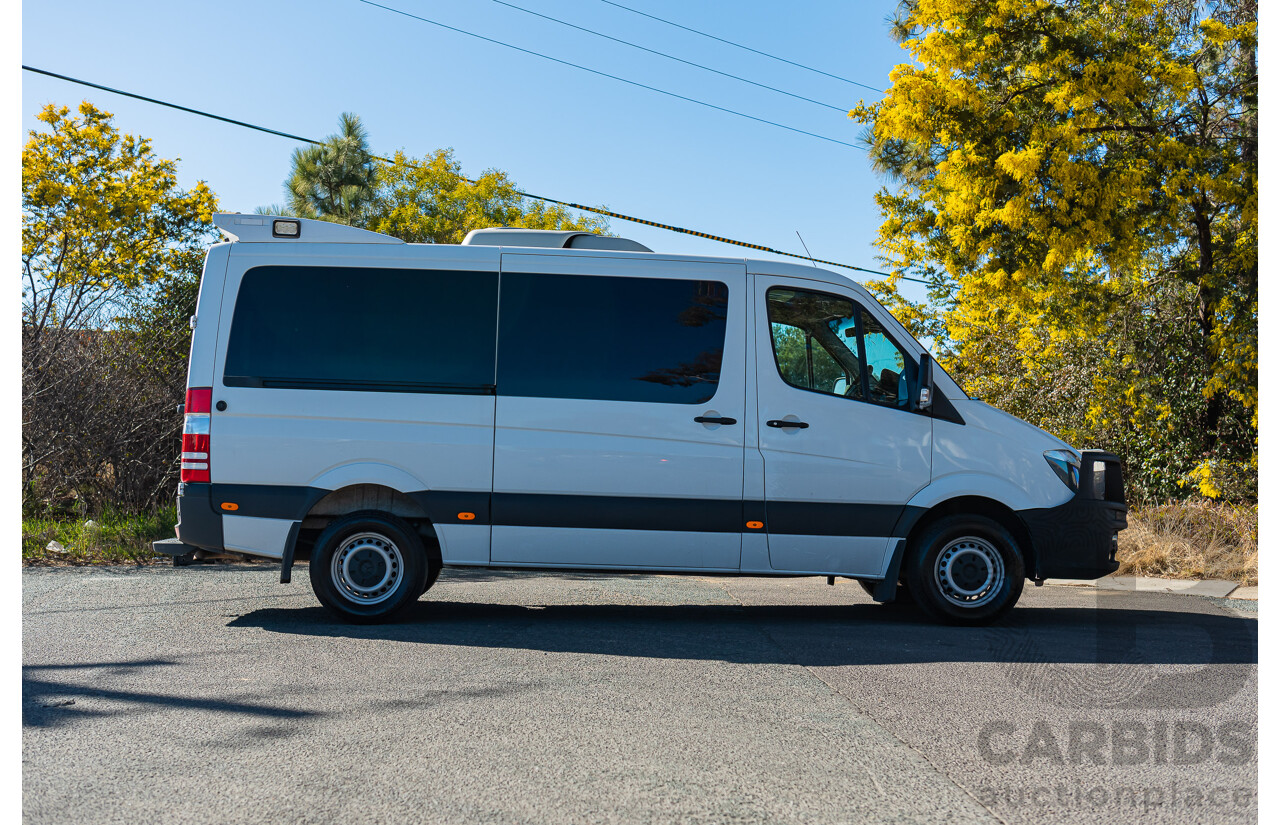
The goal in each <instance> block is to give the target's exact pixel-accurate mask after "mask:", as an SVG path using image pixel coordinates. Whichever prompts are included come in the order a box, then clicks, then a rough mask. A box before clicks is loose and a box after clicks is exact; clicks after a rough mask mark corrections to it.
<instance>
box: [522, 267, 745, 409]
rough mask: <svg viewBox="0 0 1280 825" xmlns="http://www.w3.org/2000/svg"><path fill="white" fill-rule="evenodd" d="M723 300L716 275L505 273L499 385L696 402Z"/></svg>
mask: <svg viewBox="0 0 1280 825" xmlns="http://www.w3.org/2000/svg"><path fill="white" fill-rule="evenodd" d="M728 309H729V287H728V286H727V285H726V284H723V283H720V282H719V281H693V280H678V279H673V278H616V277H603V276H590V275H538V274H523V273H512V274H504V275H503V276H502V307H501V313H500V318H501V321H500V333H499V343H498V392H499V393H501V394H502V395H513V396H526V397H537V398H590V399H599V400H607V401H642V402H653V403H667V404H702V403H705V402H706V401H709V400H710V399H711V397H712V396H714V395H715V393H716V385H717V384H718V383H719V381H720V360H721V357H722V356H723V354H724V342H725V329H726V319H727V316H728Z"/></svg>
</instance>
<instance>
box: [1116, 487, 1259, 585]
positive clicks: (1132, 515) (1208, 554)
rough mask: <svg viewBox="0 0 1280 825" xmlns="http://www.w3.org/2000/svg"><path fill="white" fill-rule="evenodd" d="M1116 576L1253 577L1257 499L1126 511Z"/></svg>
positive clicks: (1253, 579) (1253, 581)
mask: <svg viewBox="0 0 1280 825" xmlns="http://www.w3.org/2000/svg"><path fill="white" fill-rule="evenodd" d="M1118 558H1119V559H1120V570H1119V571H1118V572H1117V573H1116V575H1119V576H1162V577H1164V578H1170V579H1228V580H1230V581H1235V582H1239V583H1240V584H1242V585H1251V584H1257V583H1258V507H1257V505H1232V504H1214V503H1211V502H1180V503H1176V504H1162V505H1158V506H1154V507H1142V508H1135V509H1133V510H1130V511H1129V529H1127V530H1125V531H1123V532H1121V533H1120V552H1119V554H1118Z"/></svg>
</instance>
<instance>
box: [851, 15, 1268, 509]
mask: <svg viewBox="0 0 1280 825" xmlns="http://www.w3.org/2000/svg"><path fill="white" fill-rule="evenodd" d="M1256 18H1257V8H1256V4H1254V3H1253V2H1251V0H1234V2H1233V1H1232V0H1218V2H1209V3H1207V4H1206V3H1193V2H1190V0H1121V2H1104V0H1064V1H1063V2H1048V1H1047V0H908V2H905V3H903V4H901V6H900V16H899V19H898V20H897V21H896V25H895V29H896V32H897V33H898V34H899V35H900V37H901V38H902V42H903V45H904V47H905V48H906V49H907V50H908V51H910V53H911V56H912V58H913V61H914V62H913V63H911V64H904V65H901V66H898V67H897V68H895V69H894V71H893V73H892V80H893V86H892V88H891V89H890V90H889V92H888V94H887V95H886V97H885V98H884V99H883V100H882V101H880V102H879V103H876V104H874V105H870V106H868V105H859V106H858V107H857V108H856V109H854V110H853V112H851V115H852V116H853V117H854V118H855V119H857V120H860V121H862V122H864V123H866V124H867V125H868V131H867V134H866V138H867V142H868V144H869V146H870V149H871V155H872V158H873V161H874V162H875V163H876V165H877V167H878V168H879V169H880V170H881V171H883V172H885V173H887V174H888V175H889V176H890V177H891V178H892V179H893V180H894V181H896V183H897V186H896V187H895V188H894V189H893V190H889V189H883V190H881V192H880V193H879V194H878V195H877V202H878V204H879V206H880V209H881V211H882V213H883V215H884V218H885V219H884V223H883V224H882V226H881V229H880V235H879V239H878V244H879V247H880V249H881V251H882V254H883V257H884V259H885V260H886V262H887V263H889V264H890V265H891V266H892V267H894V268H895V270H896V272H897V273H898V274H903V273H906V272H911V273H913V274H915V275H916V276H917V277H923V278H925V279H926V280H928V281H930V283H931V285H932V288H931V291H930V301H929V302H928V303H927V304H926V305H911V304H908V303H907V302H904V301H901V300H900V299H899V300H898V304H899V306H898V307H897V309H898V310H899V311H904V314H906V315H907V316H908V319H909V320H911V321H912V322H913V324H914V325H915V326H916V328H917V329H918V330H922V329H928V330H929V331H931V332H933V333H935V334H937V335H938V336H939V339H940V341H941V342H942V344H943V346H944V349H946V350H947V352H948V361H947V363H948V366H949V367H950V368H951V369H953V370H955V371H956V372H957V373H959V374H960V375H961V376H962V377H965V378H967V379H968V381H969V384H970V386H971V388H973V389H976V390H977V391H978V393H979V394H980V395H985V396H986V397H988V398H989V399H990V400H993V401H995V402H996V403H1000V404H1001V405H1003V406H1006V407H1007V408H1010V409H1011V410H1012V411H1014V412H1016V413H1018V414H1021V415H1025V416H1026V417H1029V418H1031V419H1032V420H1039V421H1041V422H1043V423H1045V424H1046V425H1050V426H1051V428H1054V429H1056V431H1057V432H1059V434H1062V435H1063V436H1064V437H1066V438H1068V439H1069V440H1072V441H1074V442H1076V443H1081V444H1086V445H1087V444H1096V445H1100V446H1108V447H1111V448H1112V449H1115V450H1116V451H1117V452H1119V453H1120V454H1121V455H1122V456H1125V457H1126V458H1128V459H1129V460H1130V469H1131V476H1132V475H1133V471H1134V470H1135V469H1136V470H1137V471H1138V474H1139V475H1141V476H1143V478H1142V480H1141V483H1143V484H1145V485H1147V488H1148V489H1149V490H1150V491H1151V492H1152V493H1153V494H1166V493H1168V492H1170V491H1171V490H1173V489H1175V486H1174V485H1175V484H1176V482H1177V481H1183V482H1186V481H1193V482H1195V483H1196V484H1198V486H1199V489H1200V490H1201V491H1202V492H1204V493H1205V494H1207V495H1215V496H1216V495H1221V494H1224V493H1236V494H1244V495H1247V494H1248V487H1249V484H1250V480H1249V479H1250V477H1251V474H1252V473H1254V472H1256V426H1257V402H1258V396H1257V360H1258V359H1257V287H1258V265H1257V169H1258V167H1257V72H1256V64H1257V61H1256V49H1257V36H1256V34H1257V25H1256ZM895 286H896V284H895V283H893V282H892V281H891V282H890V283H889V284H886V285H884V286H882V287H881V294H882V295H886V297H890V298H891V299H892V295H893V292H894V288H895ZM1050 399H1054V401H1055V402H1056V403H1057V406H1054V405H1053V404H1052V403H1051V402H1050ZM1067 411H1069V412H1067ZM1068 419H1069V420H1068ZM1153 456H1159V459H1158V460H1155V461H1154V463H1153V464H1151V465H1148V466H1141V463H1142V462H1145V461H1148V460H1151V459H1152V457H1153Z"/></svg>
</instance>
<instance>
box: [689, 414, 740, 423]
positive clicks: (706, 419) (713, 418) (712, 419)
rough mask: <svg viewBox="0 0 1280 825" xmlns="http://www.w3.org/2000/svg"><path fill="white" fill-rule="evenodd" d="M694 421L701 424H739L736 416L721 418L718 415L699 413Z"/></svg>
mask: <svg viewBox="0 0 1280 825" xmlns="http://www.w3.org/2000/svg"><path fill="white" fill-rule="evenodd" d="M693 420H694V421H696V422H698V423H699V424H737V423H738V419H736V418H721V417H720V416H718V415H699V416H696V417H694V419H693Z"/></svg>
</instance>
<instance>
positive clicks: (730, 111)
mask: <svg viewBox="0 0 1280 825" xmlns="http://www.w3.org/2000/svg"><path fill="white" fill-rule="evenodd" d="M360 2H361V3H364V4H365V5H366V6H374V7H376V8H379V9H382V10H384V11H389V12H392V13H394V14H399V15H403V16H405V17H408V18H410V19H412V20H418V21H421V22H423V23H430V24H431V25H432V26H439V27H440V28H442V29H448V30H449V31H452V32H457V33H458V34H465V35H466V36H468V37H474V38H476V39H477V40H484V41H485V42H487V43H493V44H495V45H498V46H505V47H506V48H508V49H514V50H515V51H518V52H523V53H525V54H530V55H533V56H534V57H540V58H542V59H543V60H550V61H551V62H552V63H559V64H560V65H562V66H569V67H571V68H574V69H581V70H582V71H584V72H590V73H591V74H594V75H599V76H600V77H607V78H609V79H610V80H616V81H618V82H619V83H626V84H627V85H629V86H636V87H638V88H641V89H648V90H649V91H651V92H657V93H658V94H662V95H666V96H667V97H674V98H676V99H678V100H686V101H688V102H689V103H696V104H698V105H699V106H706V107H707V108H708V109H715V110H717V111H720V112H725V113H727V114H731V115H736V116H738V117H741V118H746V119H747V120H754V121H755V122H756V123H765V124H768V125H769V126H776V127H778V128H779V129H786V130H787V131H788V132H795V133H797V134H801V135H808V136H809V137H815V138H817V139H818V140H825V141H828V142H829V143H838V144H840V145H841V146H848V147H849V148H850V149H857V148H858V146H857V145H855V144H853V143H848V142H846V141H843V140H836V139H835V138H833V137H827V136H826V135H820V134H818V133H817V132H808V131H805V130H804V129H797V128H796V127H794V126H786V125H784V124H782V123H778V122H777V121H774V120H767V119H765V118H762V117H756V116H755V115H749V114H746V113H745V112H739V111H737V110H735V109H726V108H725V107H724V106H717V105H716V104H714V103H708V102H706V101H705V100H698V99H697V98H693V97H687V96H685V95H682V94H677V93H676V92H669V91H667V90H666V89H659V88H658V87H657V86H650V85H649V84H647V83H641V82H640V81H638V80H628V79H627V78H625V77H619V76H618V75H616V74H609V73H608V72H602V71H600V70H598V69H592V68H590V67H588V66H583V65H581V64H579V63H571V62H570V61H568V60H561V59H560V58H558V57H552V56H551V55H548V54H543V53H542V52H535V51H533V50H532V49H526V48H523V47H521V46H515V45H512V44H511V43H506V42H504V41H502V40H495V39H494V38H492V37H485V36H484V35H483V34H476V33H475V32H469V31H467V30H466V29H459V28H458V27H456V26H450V25H447V24H445V23H441V22H440V21H438V20H432V19H430V18H427V17H422V16H420V15H417V14H410V13H409V12H407V11H402V10H401V9H396V8H392V7H391V6H384V5H382V4H381V3H375V2H373V0H360Z"/></svg>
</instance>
